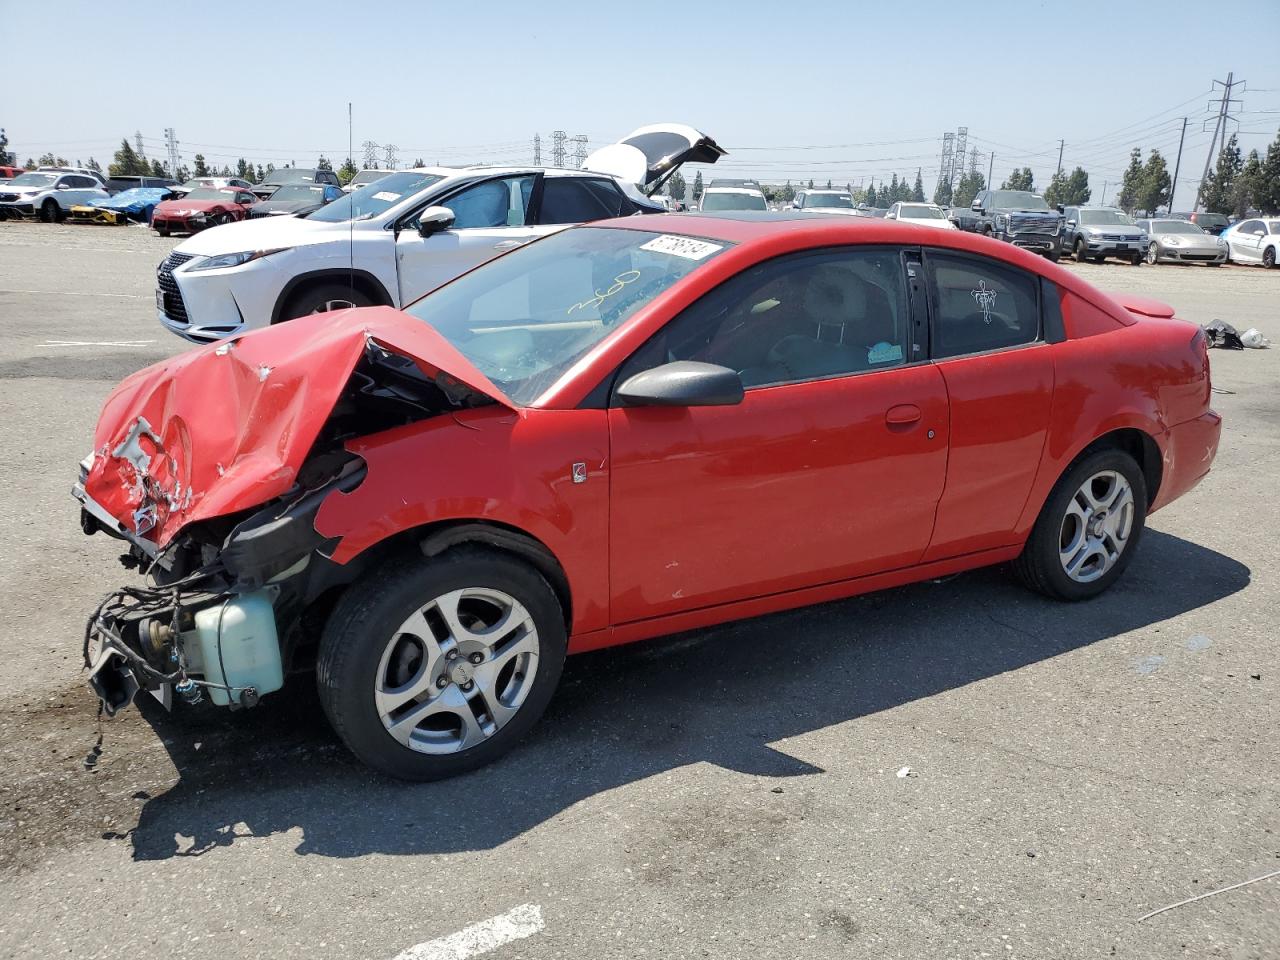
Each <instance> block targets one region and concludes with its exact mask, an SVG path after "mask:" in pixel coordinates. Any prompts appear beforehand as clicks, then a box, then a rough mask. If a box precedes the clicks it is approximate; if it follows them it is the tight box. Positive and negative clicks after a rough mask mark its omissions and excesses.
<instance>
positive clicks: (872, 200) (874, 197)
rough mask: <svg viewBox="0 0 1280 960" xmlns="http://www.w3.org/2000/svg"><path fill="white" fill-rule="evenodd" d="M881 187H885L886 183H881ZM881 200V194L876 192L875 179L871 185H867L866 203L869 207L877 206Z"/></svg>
mask: <svg viewBox="0 0 1280 960" xmlns="http://www.w3.org/2000/svg"><path fill="white" fill-rule="evenodd" d="M880 189H882V190H883V189H884V184H881V185H880ZM879 202H880V195H879V194H877V193H876V185H875V183H874V181H873V182H872V184H871V186H869V187H867V196H866V204H867V206H868V207H875V206H876V205H877V204H878V203H879Z"/></svg>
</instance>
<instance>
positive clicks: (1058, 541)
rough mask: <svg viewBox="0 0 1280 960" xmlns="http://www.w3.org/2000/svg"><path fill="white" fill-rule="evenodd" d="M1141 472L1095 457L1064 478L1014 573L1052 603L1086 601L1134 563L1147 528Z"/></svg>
mask: <svg viewBox="0 0 1280 960" xmlns="http://www.w3.org/2000/svg"><path fill="white" fill-rule="evenodd" d="M1146 514H1147V487H1146V482H1145V480H1144V478H1143V475H1142V471H1141V469H1139V467H1138V465H1137V463H1135V462H1134V460H1133V458H1132V457H1130V456H1129V455H1128V454H1127V453H1125V452H1124V451H1122V450H1115V449H1106V450H1099V451H1098V452H1097V453H1094V454H1092V455H1090V456H1087V457H1085V458H1084V459H1082V460H1081V461H1080V462H1079V463H1077V464H1076V465H1075V466H1074V467H1072V468H1071V469H1070V470H1068V471H1067V473H1066V474H1064V475H1063V477H1062V479H1061V480H1059V481H1058V484H1057V486H1056V487H1054V490H1053V493H1052V494H1050V495H1049V499H1048V500H1047V501H1046V502H1045V505H1044V508H1043V509H1042V510H1041V511H1040V516H1039V517H1038V518H1037V519H1036V524H1035V526H1034V527H1033V528H1032V531H1031V536H1030V537H1028V538H1027V543H1026V546H1025V547H1024V548H1023V551H1022V554H1021V556H1019V557H1018V559H1017V560H1015V561H1014V571H1015V572H1016V573H1017V574H1018V576H1019V578H1020V579H1021V580H1022V581H1023V583H1025V584H1026V585H1027V586H1028V587H1030V588H1031V589H1033V590H1035V591H1037V592H1039V593H1043V594H1045V595H1047V596H1050V597H1054V598H1055V599H1058V600H1087V599H1089V598H1091V597H1096V596H1097V595H1098V594H1100V593H1102V592H1103V591H1104V590H1106V589H1107V588H1108V587H1110V586H1111V584H1113V583H1114V582H1115V581H1116V579H1117V578H1118V577H1119V576H1120V574H1121V573H1123V572H1124V568H1125V567H1127V566H1128V565H1129V561H1130V560H1131V559H1132V558H1133V553H1134V550H1135V549H1136V548H1137V545H1138V540H1139V539H1140V538H1141V536H1142V531H1143V528H1144V525H1145V522H1146Z"/></svg>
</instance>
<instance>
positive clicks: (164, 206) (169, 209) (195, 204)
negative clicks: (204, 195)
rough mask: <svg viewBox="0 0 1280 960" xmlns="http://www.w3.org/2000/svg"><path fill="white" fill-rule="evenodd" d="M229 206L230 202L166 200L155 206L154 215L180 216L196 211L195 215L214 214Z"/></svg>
mask: <svg viewBox="0 0 1280 960" xmlns="http://www.w3.org/2000/svg"><path fill="white" fill-rule="evenodd" d="M230 206H231V203H230V202H225V203H224V202H223V201H221V200H185V199H184V200H166V201H164V203H161V204H157V206H156V213H167V214H173V215H176V216H181V215H182V214H184V213H187V212H188V211H192V210H194V211H196V212H197V213H214V212H215V211H218V210H226V209H227V208H228V207H230Z"/></svg>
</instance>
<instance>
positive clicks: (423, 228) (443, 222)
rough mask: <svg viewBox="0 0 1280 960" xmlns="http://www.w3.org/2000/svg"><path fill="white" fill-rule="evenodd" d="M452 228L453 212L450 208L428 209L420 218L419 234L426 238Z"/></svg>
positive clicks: (435, 207)
mask: <svg viewBox="0 0 1280 960" xmlns="http://www.w3.org/2000/svg"><path fill="white" fill-rule="evenodd" d="M452 226H453V211H452V210H450V209H449V208H448V207H437V206H431V207H427V209H425V210H423V211H422V214H421V215H420V216H419V217H418V233H419V234H421V235H422V236H424V237H429V236H431V235H432V234H433V233H439V232H440V231H441V230H448V229H449V228H450V227H452Z"/></svg>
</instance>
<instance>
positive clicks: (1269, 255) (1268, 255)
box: [1262, 247, 1276, 270]
mask: <svg viewBox="0 0 1280 960" xmlns="http://www.w3.org/2000/svg"><path fill="white" fill-rule="evenodd" d="M1262 265H1263V266H1264V267H1266V268H1267V269H1268V270H1270V269H1271V268H1272V267H1274V266H1275V265H1276V248H1275V247H1267V249H1265V250H1263V251H1262Z"/></svg>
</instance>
